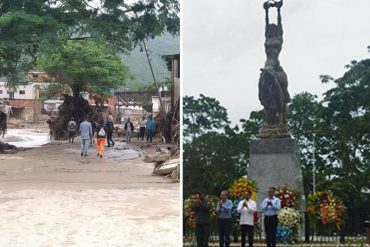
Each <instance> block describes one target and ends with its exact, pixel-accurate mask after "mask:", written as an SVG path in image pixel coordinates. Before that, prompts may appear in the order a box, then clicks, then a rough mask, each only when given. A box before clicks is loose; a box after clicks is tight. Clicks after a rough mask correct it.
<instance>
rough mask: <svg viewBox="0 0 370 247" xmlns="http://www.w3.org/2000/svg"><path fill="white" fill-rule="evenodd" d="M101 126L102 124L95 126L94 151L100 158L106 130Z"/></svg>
mask: <svg viewBox="0 0 370 247" xmlns="http://www.w3.org/2000/svg"><path fill="white" fill-rule="evenodd" d="M103 126H104V124H102V125H98V126H97V128H96V151H97V156H100V158H103V153H104V145H105V138H106V137H107V134H106V133H107V131H106V130H105V129H104V127H103Z"/></svg>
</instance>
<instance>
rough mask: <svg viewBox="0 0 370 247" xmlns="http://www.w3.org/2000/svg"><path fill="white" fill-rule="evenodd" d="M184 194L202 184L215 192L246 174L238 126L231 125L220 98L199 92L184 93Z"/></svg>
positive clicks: (242, 144) (206, 188) (205, 188)
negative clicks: (196, 96) (195, 93)
mask: <svg viewBox="0 0 370 247" xmlns="http://www.w3.org/2000/svg"><path fill="white" fill-rule="evenodd" d="M183 111H184V136H185V137H188V138H187V141H186V142H185V143H184V156H183V157H184V161H183V166H184V196H185V197H186V196H188V195H189V194H191V193H193V192H194V190H196V189H199V188H202V189H203V190H204V191H205V192H206V193H209V194H218V193H219V192H220V191H221V190H223V189H227V188H228V187H229V186H230V185H231V183H232V181H234V180H235V179H237V178H239V177H240V176H243V175H245V168H246V157H245V156H246V153H248V152H249V151H248V147H247V148H245V146H244V139H243V138H241V136H240V135H239V134H238V131H239V130H238V127H235V128H230V126H229V123H230V122H229V119H228V117H227V111H226V109H225V108H224V107H223V106H221V105H220V103H219V101H217V100H216V99H213V98H209V97H206V96H204V95H200V98H198V99H195V98H194V97H188V96H185V97H184V110H183Z"/></svg>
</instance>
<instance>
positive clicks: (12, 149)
mask: <svg viewBox="0 0 370 247" xmlns="http://www.w3.org/2000/svg"><path fill="white" fill-rule="evenodd" d="M18 151H20V149H19V148H17V147H16V146H14V145H11V144H8V143H4V142H0V153H1V154H14V153H17V152H18Z"/></svg>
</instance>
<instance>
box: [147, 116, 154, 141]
mask: <svg viewBox="0 0 370 247" xmlns="http://www.w3.org/2000/svg"><path fill="white" fill-rule="evenodd" d="M154 130H155V121H154V120H153V116H152V115H150V116H149V119H148V121H147V122H146V132H147V133H146V135H147V136H146V142H152V140H153V136H154Z"/></svg>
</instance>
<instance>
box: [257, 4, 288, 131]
mask: <svg viewBox="0 0 370 247" xmlns="http://www.w3.org/2000/svg"><path fill="white" fill-rule="evenodd" d="M282 4H283V1H279V2H275V1H268V2H265V3H264V5H263V7H264V9H265V11H266V29H265V37H266V41H265V52H266V56H267V60H266V62H265V66H264V68H263V69H261V75H260V79H259V82H258V88H259V93H258V98H259V100H260V102H261V104H262V105H263V107H264V110H265V122H264V125H263V127H262V128H261V129H260V133H259V137H260V138H284V137H289V136H290V135H289V132H288V102H290V96H289V92H288V77H287V75H286V73H285V72H284V70H283V68H282V67H281V66H280V62H279V54H280V51H281V48H282V44H283V26H282V24H281V14H280V9H281V6H282ZM271 7H276V8H277V13H278V23H277V25H276V24H270V23H269V9H270V8H271Z"/></svg>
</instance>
